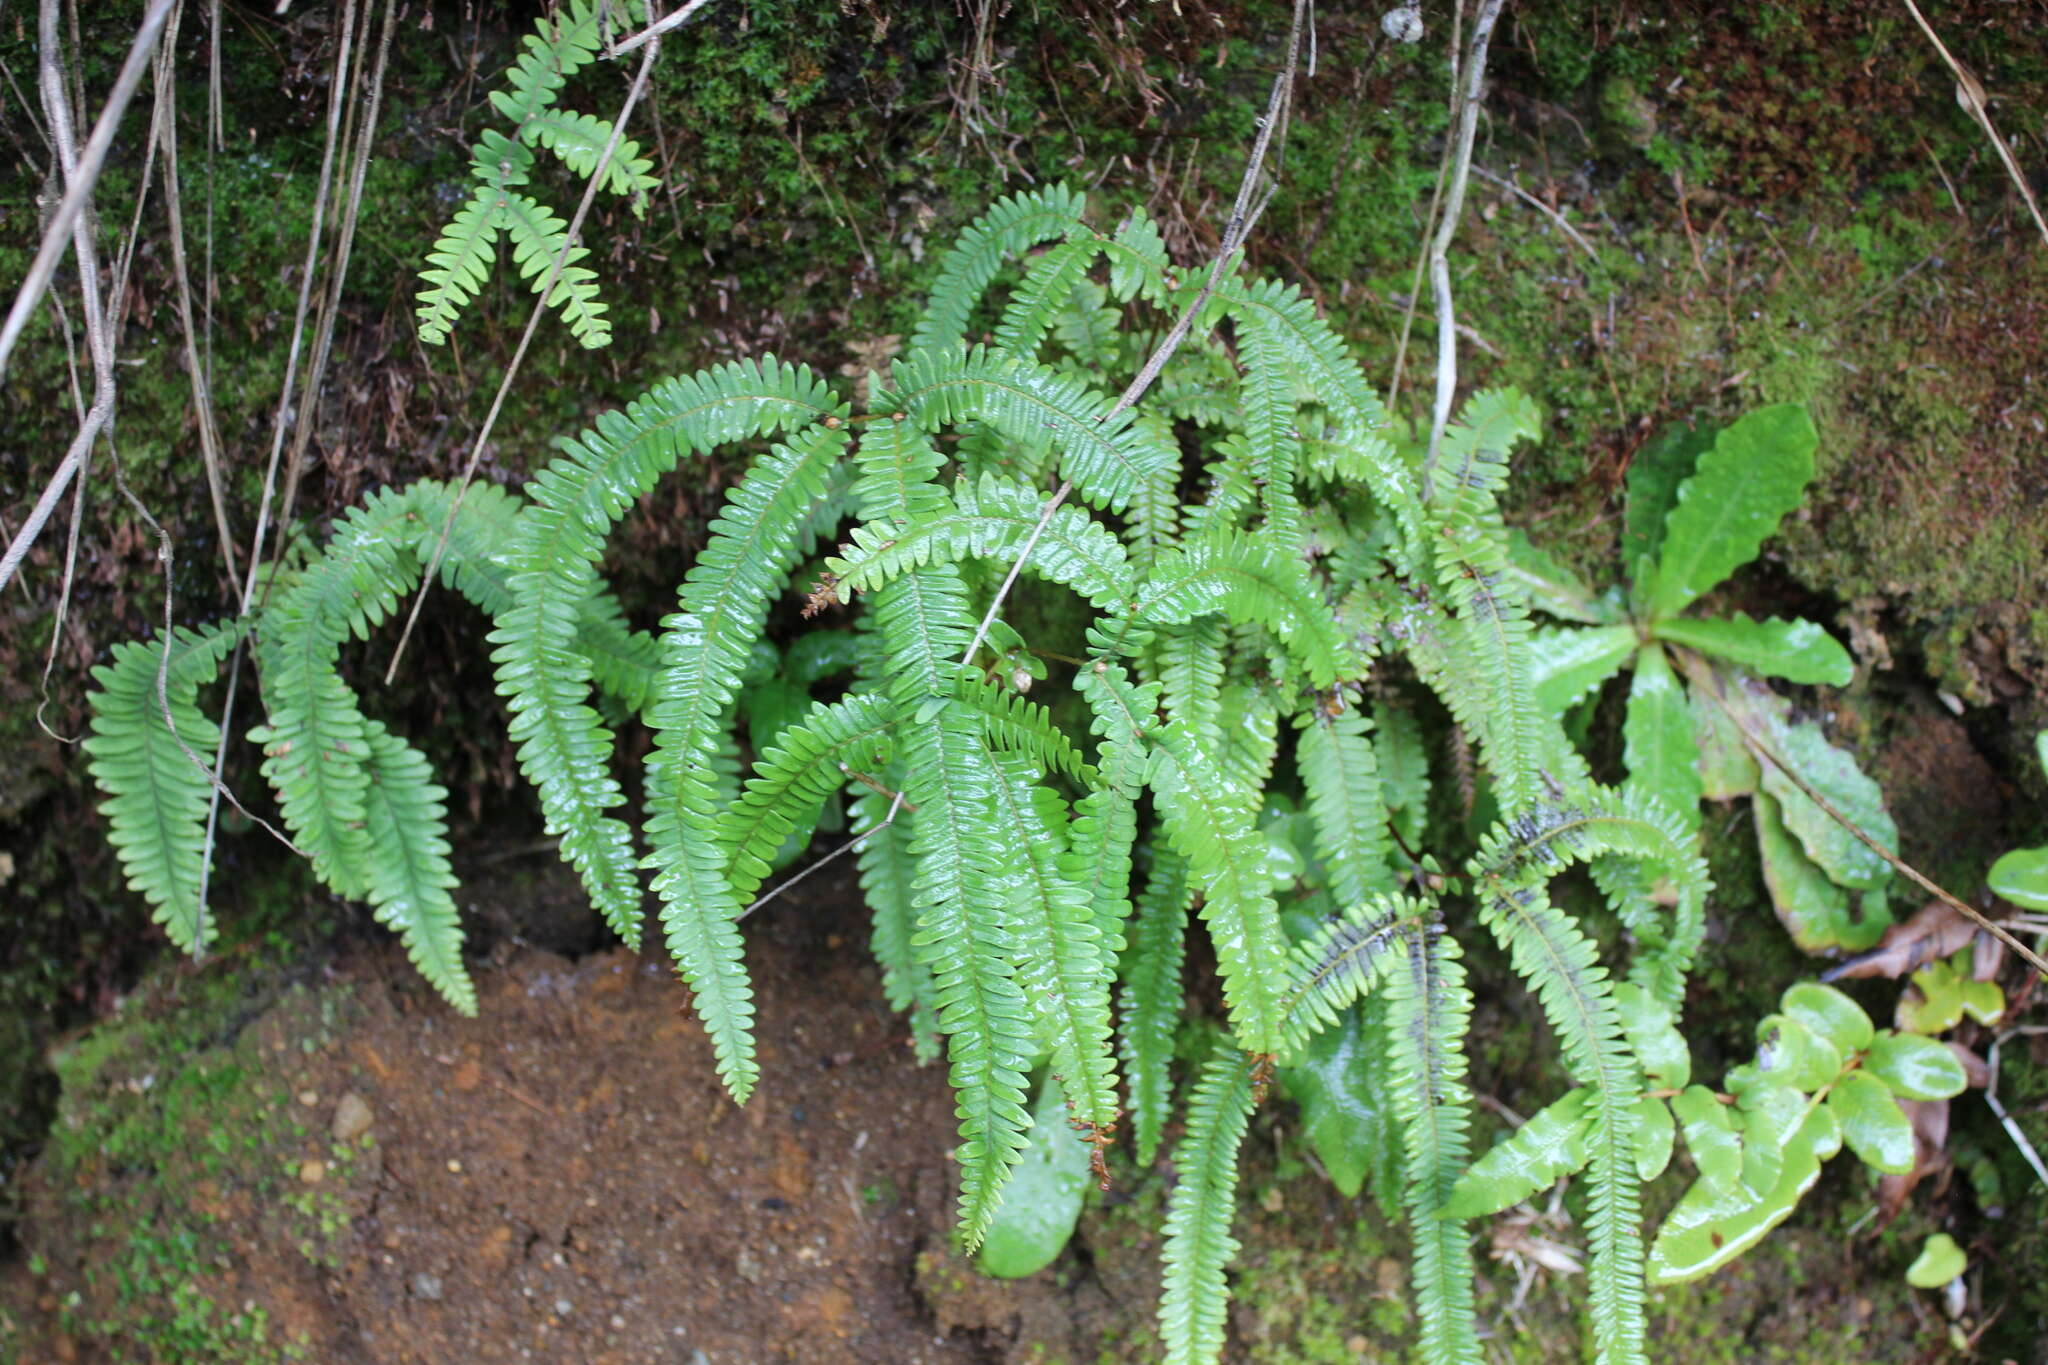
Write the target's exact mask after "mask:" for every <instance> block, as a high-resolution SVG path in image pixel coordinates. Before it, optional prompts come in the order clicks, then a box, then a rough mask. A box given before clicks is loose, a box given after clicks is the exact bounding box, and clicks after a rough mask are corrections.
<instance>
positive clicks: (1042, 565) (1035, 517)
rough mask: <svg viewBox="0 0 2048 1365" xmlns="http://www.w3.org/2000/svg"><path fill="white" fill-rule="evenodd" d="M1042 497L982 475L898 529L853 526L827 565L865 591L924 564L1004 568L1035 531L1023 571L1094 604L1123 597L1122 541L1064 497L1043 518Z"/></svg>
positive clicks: (1127, 577) (1126, 573)
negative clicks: (983, 563) (972, 562)
mask: <svg viewBox="0 0 2048 1365" xmlns="http://www.w3.org/2000/svg"><path fill="white" fill-rule="evenodd" d="M1045 503H1046V495H1044V494H1042V493H1040V492H1039V491H1038V490H1036V489H1033V488H1027V487H1025V486H1024V485H1022V484H1018V483H1013V482H1011V481H1010V480H1008V479H1001V478H997V477H996V476H994V475H986V476H984V477H983V479H982V481H981V485H980V487H978V488H977V487H975V486H973V485H971V484H968V483H965V482H962V483H960V484H958V485H956V486H955V488H954V491H953V504H954V505H953V508H952V510H950V511H947V510H943V509H942V510H937V511H934V512H932V513H930V514H928V515H927V516H926V517H925V519H923V520H921V521H918V522H916V523H915V524H913V525H910V526H908V527H904V528H902V529H894V528H891V527H890V526H888V524H887V523H881V524H877V525H868V526H856V527H854V528H853V532H852V544H851V545H849V546H845V547H842V551H843V552H842V554H841V555H839V556H835V557H833V558H831V559H828V560H827V561H826V567H827V568H829V569H830V570H831V571H832V572H833V573H834V574H835V575H837V576H838V578H839V580H840V582H841V583H842V584H843V585H844V586H846V587H848V588H851V589H854V590H856V591H866V590H871V589H874V588H877V587H880V586H881V585H882V584H884V583H887V582H889V581H890V580H891V579H893V578H895V577H897V576H898V575H899V574H903V573H906V572H908V571H909V570H911V569H913V568H916V567H919V566H921V565H927V564H952V563H957V562H959V561H960V560H964V559H981V560H988V561H991V562H995V563H999V564H1001V565H1002V566H1004V567H1005V568H1007V567H1008V566H1009V565H1011V564H1013V563H1015V562H1016V560H1017V556H1018V555H1019V554H1020V553H1021V552H1022V551H1023V549H1024V546H1025V544H1026V542H1028V541H1030V540H1031V538H1032V536H1033V534H1034V533H1036V534H1037V536H1038V539H1037V543H1036V545H1035V546H1034V547H1033V549H1032V552H1031V557H1030V558H1029V559H1028V560H1026V561H1024V570H1025V572H1027V573H1029V574H1031V575H1032V576H1033V577H1035V578H1039V579H1042V580H1043V581H1045V582H1048V583H1059V584H1063V585H1065V586H1066V587H1069V588H1072V589H1073V590H1074V591H1075V592H1077V593H1079V594H1081V595H1082V596H1083V597H1085V598H1087V599H1088V600H1089V601H1090V602H1092V603H1094V604H1095V605H1096V606H1098V607H1101V608H1108V607H1111V606H1121V605H1124V604H1125V603H1127V602H1128V601H1129V600H1130V598H1131V594H1132V592H1133V591H1134V587H1133V583H1132V578H1131V573H1130V562H1129V556H1128V555H1126V554H1125V552H1124V547H1123V543H1122V542H1121V541H1119V540H1118V539H1117V538H1116V537H1115V536H1114V535H1113V534H1111V533H1110V532H1109V531H1108V530H1106V529H1105V528H1104V527H1103V526H1102V525H1101V524H1100V523H1099V522H1097V521H1096V520H1095V519H1094V518H1092V517H1090V516H1089V515H1088V514H1087V513H1086V512H1085V511H1083V510H1081V509H1080V508H1078V507H1075V506H1073V505H1072V504H1071V503H1068V504H1063V505H1061V506H1059V507H1057V508H1054V509H1053V515H1052V517H1051V518H1050V519H1049V520H1047V519H1045V517H1044V511H1045ZM1041 522H1043V523H1044V530H1043V531H1042V532H1041V531H1039V526H1040V523H1041Z"/></svg>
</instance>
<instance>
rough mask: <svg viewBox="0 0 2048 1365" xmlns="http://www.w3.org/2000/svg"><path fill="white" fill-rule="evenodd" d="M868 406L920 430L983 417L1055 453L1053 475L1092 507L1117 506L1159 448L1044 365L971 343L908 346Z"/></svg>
mask: <svg viewBox="0 0 2048 1365" xmlns="http://www.w3.org/2000/svg"><path fill="white" fill-rule="evenodd" d="M876 406H877V407H878V408H881V409H883V410H887V411H901V412H904V413H906V414H908V415H909V417H910V419H911V420H912V421H914V422H915V423H917V425H919V426H920V427H923V428H924V429H925V430H927V431H937V430H940V429H941V428H944V427H955V426H959V425H960V424H961V423H963V422H969V421H972V422H983V423H986V424H987V425H988V426H990V427H992V428H994V429H995V430H997V431H1000V432H1001V433H1002V434H1003V435H1004V436H1005V437H1007V438H1008V439H1010V440H1012V441H1015V442H1016V443H1017V444H1018V445H1019V446H1021V447H1024V448H1025V449H1027V450H1044V449H1047V448H1048V447H1050V448H1051V449H1053V450H1056V451H1058V452H1059V456H1060V477H1061V478H1063V479H1067V480H1070V481H1071V482H1072V483H1073V485H1074V491H1075V492H1076V493H1077V494H1079V495H1080V497H1081V498H1082V499H1083V500H1084V501H1086V502H1088V503H1090V504H1091V505H1093V506H1096V507H1100V508H1106V509H1108V510H1110V511H1122V510H1123V509H1124V507H1125V506H1127V505H1128V504H1129V502H1130V500H1131V497H1132V495H1133V494H1135V493H1136V491H1137V489H1138V486H1139V484H1140V483H1142V482H1143V481H1144V479H1145V477H1146V476H1147V475H1148V474H1150V473H1152V472H1153V471H1154V470H1155V469H1157V468H1158V467H1159V464H1160V460H1161V455H1160V452H1159V451H1158V450H1157V449H1156V448H1155V447H1153V446H1152V445H1150V444H1149V443H1147V442H1145V441H1143V440H1141V439H1139V438H1138V437H1136V436H1134V435H1133V434H1132V433H1131V429H1130V428H1131V414H1130V412H1129V410H1128V409H1127V410H1125V411H1124V412H1121V413H1119V414H1117V415H1116V416H1115V417H1111V416H1110V407H1111V404H1110V401H1109V400H1108V399H1107V398H1105V397H1103V396H1102V395H1101V394H1099V393H1096V392H1093V391H1092V390H1090V389H1087V388H1085V387H1083V386H1082V385H1081V384H1080V383H1078V382H1077V381H1075V380H1074V379H1072V378H1071V377H1069V376H1067V375H1063V374H1061V373H1060V372H1059V371H1057V370H1054V369H1051V368H1050V367H1048V366H1045V365H1040V364H1038V363H1036V362H1034V361H1030V360H1026V359H1023V358H1021V357H1018V356H1011V355H1005V354H1003V353H1001V352H999V351H990V350H986V349H984V348H982V347H979V346H977V347H975V348H974V349H972V350H968V351H953V350H948V351H929V350H921V351H913V352H911V354H910V355H908V356H907V357H905V358H904V359H902V360H899V361H897V362H896V364H895V366H894V368H893V370H892V373H891V378H890V390H889V392H888V393H887V394H886V395H882V396H878V397H877V399H876Z"/></svg>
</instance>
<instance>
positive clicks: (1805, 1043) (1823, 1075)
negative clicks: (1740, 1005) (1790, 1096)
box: [1756, 1014, 1842, 1090]
mask: <svg viewBox="0 0 2048 1365" xmlns="http://www.w3.org/2000/svg"><path fill="white" fill-rule="evenodd" d="M1756 1041H1757V1050H1756V1056H1757V1065H1758V1066H1759V1067H1761V1068H1762V1069H1763V1070H1765V1071H1767V1072H1769V1073H1771V1074H1772V1075H1774V1076H1776V1077H1778V1078H1779V1079H1780V1080H1782V1081H1784V1082H1785V1084H1787V1085H1789V1086H1791V1087H1792V1088H1793V1089H1795V1090H1818V1089H1820V1088H1821V1087H1822V1086H1824V1085H1826V1084H1828V1083H1829V1082H1830V1081H1832V1080H1834V1079H1835V1077H1837V1076H1839V1075H1841V1074H1842V1054H1841V1053H1840V1052H1838V1051H1836V1050H1835V1048H1834V1047H1833V1045H1831V1044H1830V1043H1828V1042H1827V1040H1826V1039H1824V1038H1821V1037H1820V1036H1819V1035H1817V1034H1815V1033H1814V1032H1813V1031H1812V1030H1811V1029H1809V1028H1807V1027H1806V1025H1805V1024H1803V1023H1801V1022H1800V1021H1799V1020H1797V1019H1795V1018H1793V1017H1792V1016H1791V1015H1789V1014H1771V1015H1766V1016H1765V1017H1764V1018H1763V1019H1762V1021H1760V1022H1759V1023H1758V1024H1757V1026H1756Z"/></svg>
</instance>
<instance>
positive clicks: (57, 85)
mask: <svg viewBox="0 0 2048 1365" xmlns="http://www.w3.org/2000/svg"><path fill="white" fill-rule="evenodd" d="M159 27H161V25H159ZM151 36H152V38H153V37H154V36H155V34H154V32H152V34H151ZM38 44H39V46H40V47H41V49H42V51H41V54H40V55H41V63H40V68H39V71H38V80H39V83H40V87H41V92H42V97H43V112H44V114H45V115H46V116H47V117H48V118H49V121H50V137H51V140H52V142H53V143H54V144H55V145H56V148H57V159H58V162H59V164H60V165H61V166H62V168H63V171H64V176H65V186H66V188H65V193H64V203H65V204H67V205H70V206H71V213H70V220H69V221H70V232H71V247H72V250H73V251H74V252H75V253H77V256H78V273H79V278H80V281H81V283H85V284H88V285H89V294H88V297H89V299H90V300H92V301H93V302H94V303H96V302H97V299H98V290H99V252H98V250H97V249H96V246H95V244H94V241H93V231H92V217H91V215H90V214H88V213H86V212H85V206H86V204H87V203H88V201H89V200H90V199H91V197H92V185H91V183H90V182H89V181H88V180H87V179H86V178H85V177H86V173H87V170H88V167H87V163H86V159H85V155H83V154H81V153H80V152H79V151H78V147H77V142H76V139H75V137H74V135H73V132H72V123H71V99H70V96H69V95H68V94H67V93H66V91H65V89H64V73H63V69H62V66H61V63H60V61H59V58H58V53H59V51H60V48H59V46H58V41H57V5H56V0H43V8H42V16H41V24H40V32H39V36H38ZM131 55H132V54H131ZM123 103H126V101H125V100H124V101H123ZM102 121H103V122H104V119H103V120H102ZM93 135H94V137H95V138H97V137H98V136H99V130H98V129H95V130H94V134H93ZM87 151H88V152H89V151H90V148H88V149H87ZM105 151H106V149H105V148H104V147H102V148H101V156H102V157H103V158H104V156H105ZM93 169H95V170H96V169H97V168H93ZM38 259H39V260H40V259H41V258H40V257H38ZM53 266H54V261H53ZM31 274H32V275H33V271H31ZM31 282H33V281H31ZM44 283H45V284H47V283H48V280H47V278H46V279H45V280H44ZM23 291H24V292H23V298H28V297H30V295H29V293H28V287H27V286H26V285H24V286H23ZM41 293H42V291H41V290H40V289H38V290H36V291H35V294H34V297H36V298H38V299H40V297H41ZM17 302H19V300H17ZM10 321H11V319H10ZM95 321H96V320H95V318H94V317H93V316H92V315H91V314H90V313H88V315H87V318H86V346H87V349H88V350H89V351H91V352H92V355H93V398H92V406H91V407H90V408H88V409H86V414H85V420H84V421H83V422H81V423H80V424H79V427H78V433H77V434H76V435H75V436H73V437H72V438H71V446H70V448H69V449H68V450H66V451H65V452H64V459H63V462H62V463H60V464H59V465H58V466H57V472H56V474H55V475H54V476H52V478H51V479H50V481H49V483H47V484H46V485H44V487H43V492H42V496H41V497H39V498H37V499H36V505H35V506H34V507H33V508H31V509H30V510H29V514H28V520H27V521H26V522H24V523H23V524H22V527H21V529H20V530H19V531H18V532H16V533H15V536H14V539H13V540H11V541H10V542H8V546H7V552H6V554H5V555H0V588H5V587H6V586H7V580H8V579H10V578H12V577H13V576H14V572H15V570H16V569H17V568H19V567H20V565H21V562H22V560H23V559H25V558H27V556H28V552H29V549H30V547H32V546H33V545H34V544H35V542H36V537H37V536H38V535H40V534H41V533H42V529H43V526H44V524H45V523H47V522H48V521H49V519H50V514H51V513H52V512H54V511H55V510H56V508H57V504H58V502H59V501H60V500H61V499H62V498H63V496H64V491H65V489H66V488H67V487H69V486H70V483H71V480H72V479H73V478H74V477H75V476H76V475H77V474H78V472H79V470H80V469H82V468H83V467H84V465H85V461H86V455H87V453H88V452H89V451H90V450H91V449H92V446H93V442H95V441H97V440H98V439H99V437H100V433H101V432H102V431H103V430H105V429H106V426H107V423H108V422H110V421H111V420H113V416H114V399H115V387H114V366H113V357H112V356H111V355H109V356H107V357H106V363H105V364H101V363H100V361H101V357H100V355H99V354H98V349H97V347H96V346H95V344H94V342H93V328H94V325H95Z"/></svg>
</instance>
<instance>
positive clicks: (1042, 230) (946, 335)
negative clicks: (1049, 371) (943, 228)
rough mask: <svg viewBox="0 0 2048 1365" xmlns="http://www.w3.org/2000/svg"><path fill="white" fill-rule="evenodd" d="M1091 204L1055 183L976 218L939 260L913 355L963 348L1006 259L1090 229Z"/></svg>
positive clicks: (913, 343)
mask: <svg viewBox="0 0 2048 1365" xmlns="http://www.w3.org/2000/svg"><path fill="white" fill-rule="evenodd" d="M1085 207H1086V205H1085V204H1084V203H1083V202H1082V199H1081V196H1080V195H1079V194H1077V193H1076V192H1074V191H1073V190H1071V189H1069V188H1067V187H1066V186H1065V185H1049V186H1046V187H1045V188H1043V189H1036V190H1027V191H1025V192H1023V193H1021V194H1013V195H1011V196H1010V197H1009V198H1007V199H1001V200H998V201H997V202H996V203H995V205H994V206H993V207H992V208H990V209H989V211H988V212H987V213H984V214H982V215H981V217H979V218H977V219H975V220H974V222H973V224H972V225H971V226H969V227H968V229H967V231H965V232H963V233H961V234H960V237H959V240H957V241H956V242H954V243H953V245H952V246H951V247H949V248H948V249H947V251H946V254H945V255H944V256H943V257H941V258H940V260H939V274H938V278H937V279H935V280H934V281H932V296H931V299H930V301H929V302H927V303H926V304H925V310H924V314H923V316H921V317H920V318H918V320H917V328H916V330H915V331H914V332H912V334H911V339H910V349H911V350H912V351H945V350H951V349H953V348H955V347H958V346H960V345H961V344H963V343H964V342H965V340H966V338H967V319H968V318H969V317H970V316H971V315H972V314H973V312H974V306H975V304H977V303H978V302H980V301H981V296H982V294H983V293H985V292H986V291H987V289H988V287H989V285H990V284H991V283H992V282H993V281H994V280H995V277H996V272H997V271H998V270H1000V269H1001V268H1002V264H1003V258H1004V257H1005V256H1013V255H1021V254H1022V253H1023V252H1025V251H1028V250H1030V249H1031V248H1032V247H1034V246H1037V245H1038V244H1039V243H1041V242H1049V241H1057V240H1060V239H1063V238H1068V237H1076V236H1079V235H1081V234H1083V233H1086V232H1088V231H1089V228H1088V225H1087V224H1086V223H1085V222H1084V221H1082V217H1081V214H1082V211H1083V209H1084V208H1085Z"/></svg>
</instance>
